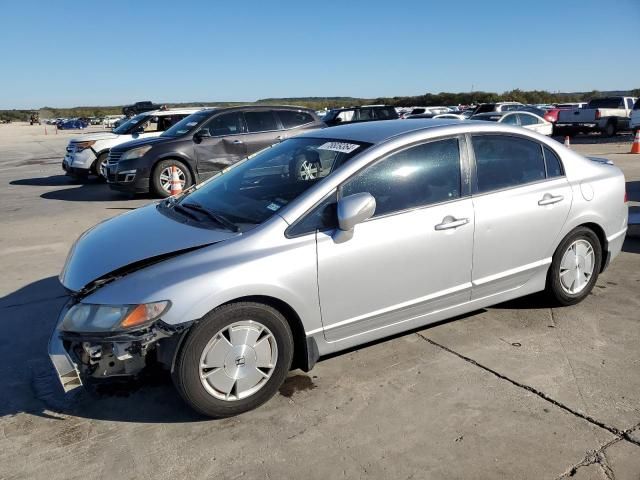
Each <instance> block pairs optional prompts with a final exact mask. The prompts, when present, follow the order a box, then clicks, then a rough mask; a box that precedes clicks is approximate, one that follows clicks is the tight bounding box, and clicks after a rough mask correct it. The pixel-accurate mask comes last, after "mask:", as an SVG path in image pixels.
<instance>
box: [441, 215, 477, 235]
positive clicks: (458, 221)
mask: <svg viewBox="0 0 640 480" xmlns="http://www.w3.org/2000/svg"><path fill="white" fill-rule="evenodd" d="M467 223H469V219H468V218H455V217H452V216H451V215H447V216H446V217H444V218H443V219H442V223H439V224H438V225H436V226H435V227H434V228H435V229H436V230H438V231H439V230H449V229H450V228H458V227H461V226H463V225H466V224H467Z"/></svg>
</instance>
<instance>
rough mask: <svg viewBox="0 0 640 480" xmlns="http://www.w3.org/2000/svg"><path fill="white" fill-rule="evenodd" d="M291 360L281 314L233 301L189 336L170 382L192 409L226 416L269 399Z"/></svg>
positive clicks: (290, 340)
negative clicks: (172, 382) (172, 381)
mask: <svg viewBox="0 0 640 480" xmlns="http://www.w3.org/2000/svg"><path fill="white" fill-rule="evenodd" d="M292 358H293V335H292V333H291V329H290V327H289V324H288V323H287V320H286V319H285V318H284V316H283V315H282V314H281V313H280V312H278V311H277V310H275V309H274V308H272V307H270V306H268V305H264V304H260V303H253V302H238V303H231V304H228V305H224V306H222V307H219V308H217V309H215V310H213V311H212V312H210V313H209V314H207V315H206V316H205V317H204V318H203V319H202V320H201V321H200V322H199V323H198V324H197V325H196V326H195V327H194V328H193V329H192V331H191V332H189V334H188V336H187V338H186V340H185V342H184V345H183V347H182V348H181V350H180V352H179V353H178V356H177V359H176V364H175V369H174V373H173V380H174V384H175V386H176V388H177V389H178V391H179V392H180V394H181V395H182V398H184V400H185V401H186V402H187V403H188V404H189V405H190V406H191V407H192V408H193V409H194V410H196V411H198V412H200V413H201V414H203V415H206V416H209V417H213V418H223V417H229V416H233V415H238V414H240V413H244V412H246V411H248V410H253V409H254V408H257V407H258V406H260V405H262V404H263V403H264V402H266V401H267V400H269V399H270V398H271V397H272V396H273V395H274V394H275V393H276V391H277V390H278V388H280V386H281V385H282V382H284V379H285V377H286V376H287V373H288V371H289V368H290V367H291V360H292Z"/></svg>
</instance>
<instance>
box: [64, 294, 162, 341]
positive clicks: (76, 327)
mask: <svg viewBox="0 0 640 480" xmlns="http://www.w3.org/2000/svg"><path fill="white" fill-rule="evenodd" d="M170 306H171V302H169V301H168V300H165V301H162V302H153V303H143V304H140V305H95V304H90V303H77V304H76V305H74V306H73V307H71V308H70V309H69V311H68V312H67V314H66V315H65V316H64V319H63V320H62V325H61V327H62V330H65V331H67V332H82V333H84V332H110V331H115V330H126V329H130V328H133V327H140V326H143V325H145V324H147V323H150V322H152V321H153V320H156V319H157V318H159V317H160V316H161V315H163V314H164V313H165V312H166V311H167V310H169V307H170Z"/></svg>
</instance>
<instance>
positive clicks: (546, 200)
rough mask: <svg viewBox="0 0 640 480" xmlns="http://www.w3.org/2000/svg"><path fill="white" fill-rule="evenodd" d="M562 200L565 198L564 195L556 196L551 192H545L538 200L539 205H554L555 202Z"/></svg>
mask: <svg viewBox="0 0 640 480" xmlns="http://www.w3.org/2000/svg"><path fill="white" fill-rule="evenodd" d="M562 200H564V197H563V196H562V195H558V196H556V197H554V196H553V195H551V194H550V193H545V194H544V196H543V197H542V198H541V199H540V200H538V205H540V206H541V207H543V206H545V205H552V204H554V203H558V202H561V201H562Z"/></svg>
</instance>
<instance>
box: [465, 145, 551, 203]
mask: <svg viewBox="0 0 640 480" xmlns="http://www.w3.org/2000/svg"><path fill="white" fill-rule="evenodd" d="M472 138H473V149H474V151H475V157H476V174H477V182H478V183H477V189H478V192H479V193H486V192H491V191H494V190H500V189H503V188H509V187H517V186H519V185H525V184H527V183H531V182H537V181H540V180H544V179H545V178H546V169H545V162H544V156H543V154H542V146H541V145H540V144H539V143H537V142H534V141H531V140H527V139H524V138H520V137H515V136H513V137H512V136H507V135H476V136H473V137H472Z"/></svg>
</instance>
